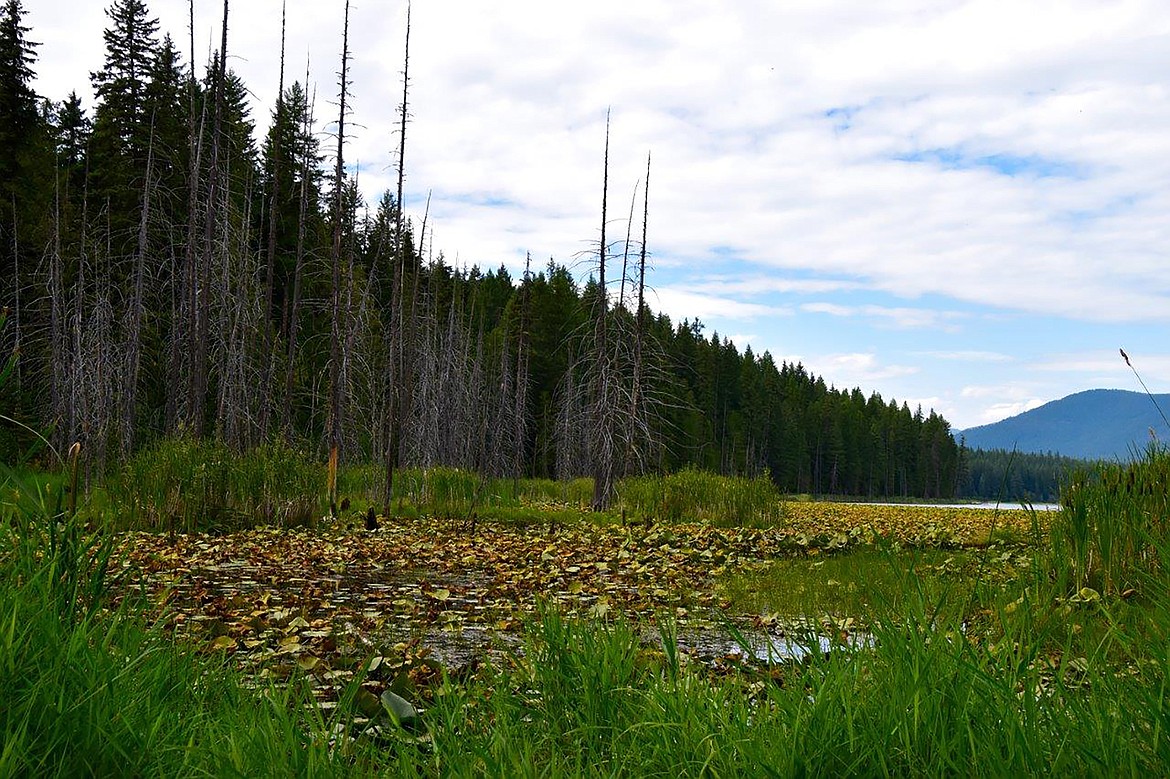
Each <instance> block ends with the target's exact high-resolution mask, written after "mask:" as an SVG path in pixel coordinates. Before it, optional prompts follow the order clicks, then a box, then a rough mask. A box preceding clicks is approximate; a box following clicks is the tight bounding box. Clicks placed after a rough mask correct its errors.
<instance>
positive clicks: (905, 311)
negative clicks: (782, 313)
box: [800, 302, 965, 329]
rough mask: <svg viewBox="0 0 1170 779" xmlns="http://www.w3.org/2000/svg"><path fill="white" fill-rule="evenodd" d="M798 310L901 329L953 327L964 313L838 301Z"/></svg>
mask: <svg viewBox="0 0 1170 779" xmlns="http://www.w3.org/2000/svg"><path fill="white" fill-rule="evenodd" d="M800 310H801V311H804V312H806V313H809V314H828V315H829V316H836V317H864V318H868V319H871V320H875V321H877V322H878V323H880V324H884V325H887V326H891V327H898V328H903V329H915V328H928V327H929V328H934V327H941V328H944V329H954V328H955V327H956V322H958V321H959V320H962V319H964V318H965V315H964V314H962V313H959V312H956V311H934V310H930V309H924V308H905V307H899V308H891V307H887V306H877V305H864V306H849V305H841V304H838V303H828V302H819V303H805V304H802V305H801V306H800Z"/></svg>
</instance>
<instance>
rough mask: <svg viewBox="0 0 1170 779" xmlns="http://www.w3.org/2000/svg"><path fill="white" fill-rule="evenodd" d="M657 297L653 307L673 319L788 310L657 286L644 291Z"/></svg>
mask: <svg viewBox="0 0 1170 779" xmlns="http://www.w3.org/2000/svg"><path fill="white" fill-rule="evenodd" d="M648 294H649V296H650V297H652V298H654V299H656V300H657V306H656V308H657V309H658V310H660V311H663V312H665V313H667V314H669V315H670V317H671V318H672V319H674V320H675V321H682V320H683V319H695V318H698V319H710V318H712V317H719V318H722V319H735V320H753V319H758V318H761V317H775V316H788V315H790V314H791V312H789V311H787V310H785V309H783V308H778V307H774V306H763V305H759V304H756V303H743V302H741V301H738V300H733V299H731V298H725V297H719V296H717V295H703V294H700V293H696V292H689V291H687V290H680V289H675V288H672V287H660V288H657V289H654V290H652V291H651V292H650V293H648Z"/></svg>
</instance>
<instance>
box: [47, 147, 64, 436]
mask: <svg viewBox="0 0 1170 779" xmlns="http://www.w3.org/2000/svg"><path fill="white" fill-rule="evenodd" d="M53 174H54V175H53V253H52V256H51V257H50V258H49V279H48V281H49V283H48V288H49V289H48V291H49V343H50V350H51V357H50V359H51V361H52V366H51V373H50V382H49V409H50V411H49V414H50V428H51V429H52V430H53V431H54V432H55V433H56V436H55V438H56V439H57V441H58V442H60V441H61V440H62V438H61V432H62V428H63V427H64V423H65V420H66V413H67V412H66V408H65V398H66V397H67V396H68V392H67V391H66V385H65V376H66V372H67V367H68V360H69V356H68V355H69V350H68V348H67V347H68V343H67V340H66V338H65V335H64V330H63V324H64V321H63V320H64V307H65V290H64V288H63V287H64V280H63V278H62V276H63V274H62V269H61V265H62V262H63V258H62V257H61V172H60V169H59V164H58V165H54V171H53Z"/></svg>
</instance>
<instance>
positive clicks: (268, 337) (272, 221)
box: [259, 2, 286, 440]
mask: <svg viewBox="0 0 1170 779" xmlns="http://www.w3.org/2000/svg"><path fill="white" fill-rule="evenodd" d="M285 12H286V3H284V2H282V3H281V4H280V75H279V77H278V78H277V87H276V110H275V112H274V115H275V116H276V117H277V121H279V117H281V115H282V114H283V112H284V45H285V21H286V14H285ZM280 158H281V155H280V154H274V155H273V156H272V160H273V163H272V170H271V171H269V176H270V178H269V182H270V183H269V187H268V246H267V253H266V256H265V276H264V320H263V323H262V324H263V326H264V361H265V363H264V378H263V380H262V381H261V382H260V392H261V395H262V397H261V406H260V419H259V433H260V439H261V440H267V439H268V424H269V422H268V420H269V416H270V415H271V413H272V400H273V395H274V393H273V392H272V389H271V388H272V380H273V376H274V374H275V373H276V322H275V320H276V316H275V312H274V311H273V310H272V294H273V287H274V286H275V284H276V220H277V216H278V214H279V213H280V197H281V191H280V174H281V169H280Z"/></svg>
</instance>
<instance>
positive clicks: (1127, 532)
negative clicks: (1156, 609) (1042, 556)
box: [1051, 446, 1170, 593]
mask: <svg viewBox="0 0 1170 779" xmlns="http://www.w3.org/2000/svg"><path fill="white" fill-rule="evenodd" d="M1061 495H1062V505H1061V508H1062V510H1061V512H1060V513H1059V515H1058V516H1057V518H1056V521H1055V522H1053V524H1052V531H1051V533H1052V547H1053V554H1052V563H1053V568H1054V574H1055V576H1056V577H1057V579H1058V580H1059V582H1060V584H1061V585H1062V586H1063V587H1065V588H1066V589H1070V590H1079V589H1081V588H1086V587H1087V588H1090V589H1093V590H1098V591H1101V592H1106V593H1120V592H1123V591H1126V590H1129V589H1134V588H1138V587H1139V586H1140V585H1141V584H1142V582H1143V580H1144V579H1146V578H1147V576H1148V575H1154V576H1159V577H1160V576H1163V575H1165V574H1166V558H1165V557H1164V554H1163V552H1164V550H1165V548H1166V546H1167V542H1170V453H1168V452H1167V451H1166V450H1165V449H1164V448H1160V447H1157V446H1151V447H1150V448H1148V449H1147V450H1146V451H1145V452H1144V454H1143V455H1142V456H1141V457H1139V458H1136V459H1135V460H1134V461H1133V462H1131V463H1112V464H1103V465H1100V466H1098V467H1097V468H1096V469H1095V470H1093V471H1081V472H1079V473H1077V474H1075V475H1074V476H1073V478H1072V479H1071V481H1070V483H1069V484H1068V485H1066V486H1065V488H1064V489H1063V490H1062V492H1061Z"/></svg>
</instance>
